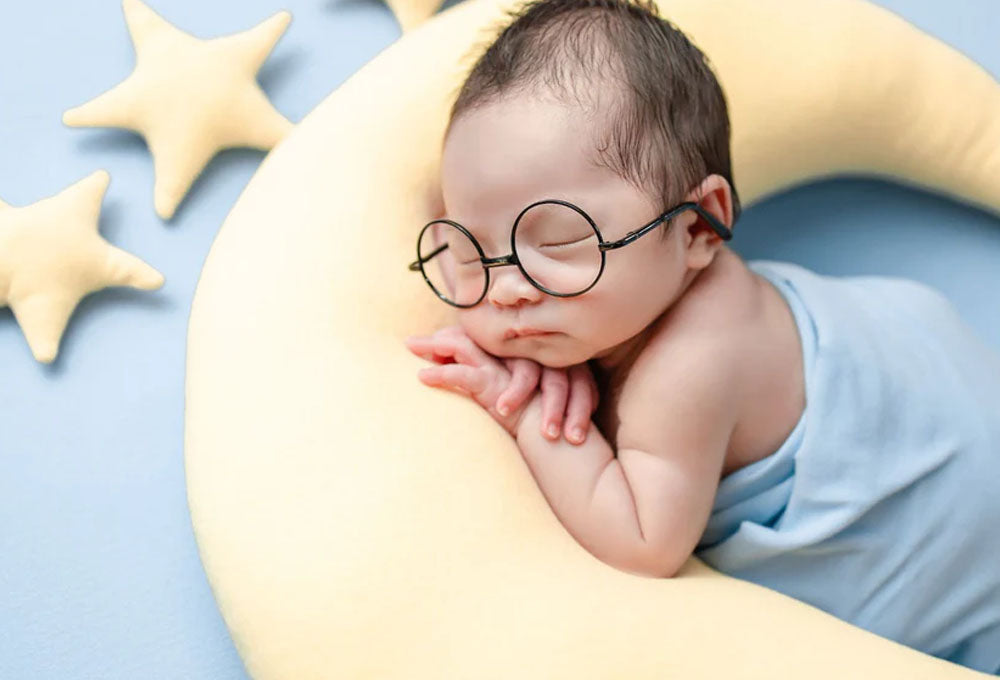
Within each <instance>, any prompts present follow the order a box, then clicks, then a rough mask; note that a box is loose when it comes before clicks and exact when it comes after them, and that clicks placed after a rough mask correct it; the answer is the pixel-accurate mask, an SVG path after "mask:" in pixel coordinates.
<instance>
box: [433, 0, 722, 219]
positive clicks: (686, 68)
mask: <svg viewBox="0 0 1000 680" xmlns="http://www.w3.org/2000/svg"><path fill="white" fill-rule="evenodd" d="M499 28H500V29H501V30H500V32H499V35H496V36H495V37H491V38H490V40H491V42H489V43H487V44H488V47H487V48H486V50H485V52H483V53H482V54H481V56H480V57H479V58H478V60H477V61H476V62H475V64H474V65H473V67H472V69H471V71H470V72H469V75H468V77H467V78H466V80H465V81H464V82H463V83H462V85H461V87H460V90H459V92H458V96H457V98H456V100H455V103H454V104H453V105H452V108H451V114H450V116H449V119H448V126H447V129H446V131H445V136H447V130H450V128H451V125H452V123H453V122H454V121H455V120H456V119H457V118H458V117H459V116H460V115H462V114H463V113H465V112H466V111H470V110H474V109H476V108H478V107H481V106H485V105H488V104H491V103H494V102H498V101H500V100H502V99H504V98H505V97H508V96H517V95H520V94H530V95H540V96H548V97H550V98H553V99H554V101H555V102H556V103H559V104H562V105H574V104H575V105H576V106H578V107H580V108H581V109H582V110H583V111H584V112H585V114H586V115H588V117H590V118H591V119H592V120H594V122H595V123H596V125H595V129H596V130H598V133H597V135H596V137H597V139H596V140H594V141H595V146H596V148H595V152H596V155H592V156H591V159H590V160H591V163H593V164H594V165H595V166H597V167H603V168H608V169H610V170H612V171H613V172H615V173H616V174H617V175H618V176H619V177H621V178H622V179H624V180H626V181H627V182H629V183H630V184H632V185H633V186H635V187H636V189H637V190H639V191H641V192H643V193H645V194H646V195H647V196H648V197H649V198H650V199H651V200H652V201H653V202H654V203H657V204H660V209H661V210H666V209H667V208H670V207H673V206H674V205H676V204H677V203H679V202H680V201H681V200H682V199H683V197H684V196H685V194H687V192H688V191H690V190H691V189H692V188H694V187H695V186H697V185H698V184H699V183H700V182H701V180H702V179H704V178H705V177H706V176H707V175H710V174H713V173H714V174H719V175H721V176H722V177H724V178H725V179H726V181H727V182H729V185H730V187H731V194H732V203H733V217H732V221H733V223H735V222H736V220H737V219H738V218H739V215H740V200H739V196H738V195H737V192H736V187H735V185H734V184H733V180H732V170H731V165H730V151H729V134H730V131H729V114H728V110H727V106H726V99H725V95H724V94H723V92H722V88H721V86H720V85H719V82H718V81H717V80H716V78H715V75H714V73H713V72H712V69H711V67H710V66H709V64H708V60H707V58H706V57H705V55H704V54H703V53H702V52H701V51H700V50H699V49H698V48H697V47H695V46H694V45H693V44H691V42H690V41H689V40H688V39H687V37H686V36H685V35H684V34H683V33H682V32H681V31H680V30H678V29H677V28H675V27H674V26H673V25H672V24H671V23H670V22H669V21H666V20H664V19H661V18H660V17H659V10H658V9H657V7H656V4H655V2H654V0H529V1H528V2H526V3H524V4H522V5H519V6H517V7H516V8H515V9H513V10H509V11H508V12H507V16H506V18H505V19H504V20H503V21H501V22H500V24H499ZM494 30H496V28H494ZM482 49H483V45H482V44H480V45H479V46H478V47H477V48H474V51H480V50H482ZM602 84H609V85H610V86H611V87H610V88H605V90H604V91H603V92H602V88H601V87H600V86H601V85H602ZM602 94H604V95H605V98H606V99H607V101H603V102H602V101H601V97H600V95H602ZM598 116H600V117H598ZM669 226H672V225H669ZM669 226H668V227H667V228H663V229H659V230H658V231H659V232H660V234H661V236H663V237H666V235H667V234H668V233H669ZM728 226H730V227H732V224H730V225H728Z"/></svg>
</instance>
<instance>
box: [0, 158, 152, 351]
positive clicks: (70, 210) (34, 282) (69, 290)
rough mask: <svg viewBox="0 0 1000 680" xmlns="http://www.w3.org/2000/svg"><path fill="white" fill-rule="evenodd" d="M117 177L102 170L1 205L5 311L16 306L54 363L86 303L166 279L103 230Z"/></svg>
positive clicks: (30, 337) (30, 335)
mask: <svg viewBox="0 0 1000 680" xmlns="http://www.w3.org/2000/svg"><path fill="white" fill-rule="evenodd" d="M110 182H111V176H110V175H108V173H107V172H106V171H104V170H97V171H95V172H92V173H91V174H89V175H87V176H86V177H84V178H83V179H81V180H80V181H78V182H74V183H73V184H72V185H70V186H68V187H66V188H64V189H63V190H62V191H60V192H58V193H56V194H55V195H53V196H47V197H46V198H43V199H40V200H38V201H35V202H34V203H32V204H30V205H25V206H18V207H14V206H10V205H7V204H6V203H4V202H3V201H0V307H4V306H8V305H9V306H10V308H11V310H12V311H13V312H14V317H15V318H16V319H17V323H18V324H20V326H21V331H22V332H23V333H24V338H25V340H27V342H28V346H29V347H30V348H31V354H32V355H33V356H34V357H35V359H37V360H38V361H41V362H42V363H46V364H47V363H51V362H52V361H53V360H54V359H55V358H56V355H57V354H58V353H59V342H60V341H61V340H62V336H63V332H64V331H65V330H66V324H67V323H68V322H69V318H70V316H71V315H72V314H73V311H74V310H75V309H76V306H77V305H78V304H79V303H80V299H81V298H83V297H84V296H85V295H88V294H90V293H92V292H94V291H95V290H101V289H102V288H107V287H108V286H131V287H133V288H140V289H144V290H155V289H156V288H159V287H160V286H162V285H163V274H161V273H160V272H158V271H156V270H155V269H153V268H152V267H151V266H149V265H148V264H146V263H145V262H143V261H142V260H140V259H139V258H138V257H136V256H135V255H132V254H131V253H127V252H125V251H124V250H122V249H121V248H116V247H115V246H113V245H111V244H110V243H108V242H107V241H106V240H104V238H103V237H102V236H101V235H100V234H99V233H98V218H99V217H100V214H101V204H102V202H103V200H104V194H105V192H106V191H107V190H108V184H110Z"/></svg>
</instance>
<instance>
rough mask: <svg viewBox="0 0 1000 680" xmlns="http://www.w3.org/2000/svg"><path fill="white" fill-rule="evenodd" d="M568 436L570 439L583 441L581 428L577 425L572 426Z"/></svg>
mask: <svg viewBox="0 0 1000 680" xmlns="http://www.w3.org/2000/svg"><path fill="white" fill-rule="evenodd" d="M569 436H570V439H572V440H573V441H575V442H582V441H583V430H581V429H580V428H578V427H576V428H573V431H572V432H570V435H569Z"/></svg>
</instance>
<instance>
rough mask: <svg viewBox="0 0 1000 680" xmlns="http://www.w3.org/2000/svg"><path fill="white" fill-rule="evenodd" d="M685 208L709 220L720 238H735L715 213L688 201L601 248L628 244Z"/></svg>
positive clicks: (602, 245) (608, 248)
mask: <svg viewBox="0 0 1000 680" xmlns="http://www.w3.org/2000/svg"><path fill="white" fill-rule="evenodd" d="M685 210H694V211H695V212H697V213H698V214H699V215H701V216H702V217H703V218H705V221H706V222H708V224H709V226H711V227H712V229H713V230H715V233H716V234H718V235H719V238H721V239H722V240H723V241H729V240H731V239H732V238H733V232H732V230H731V229H729V227H727V226H726V225H724V224H722V223H721V222H719V220H717V219H716V218H715V216H714V215H712V214H711V213H710V212H708V211H707V210H705V209H704V208H702V207H701V206H700V205H698V204H697V203H693V202H688V203H681V204H680V205H679V206H677V207H676V208H674V209H673V210H671V211H670V212H668V213H667V214H665V215H661V216H660V217H657V218H656V219H655V220H653V221H652V222H650V223H649V224H647V225H646V226H644V227H641V228H639V229H636V230H635V231H630V232H629V233H627V234H625V236H623V237H622V238H620V239H619V240H617V241H612V242H610V243H602V244H601V250H615V249H616V248H621V247H623V246H627V245H628V244H629V243H632V241H635V240H636V239H638V238H639V237H640V236H644V235H645V234H647V233H649V232H650V231H652V230H653V228H654V227H656V226H657V225H659V224H660V223H661V222H665V221H667V220H669V219H670V218H671V217H674V216H675V215H678V214H680V213H682V212H684V211H685Z"/></svg>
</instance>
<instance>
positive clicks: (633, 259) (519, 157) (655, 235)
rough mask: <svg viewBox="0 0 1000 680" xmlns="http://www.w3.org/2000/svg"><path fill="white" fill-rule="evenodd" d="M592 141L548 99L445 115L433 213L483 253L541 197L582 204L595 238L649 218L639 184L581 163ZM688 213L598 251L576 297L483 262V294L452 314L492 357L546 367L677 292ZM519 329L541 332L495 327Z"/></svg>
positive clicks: (575, 356) (593, 349) (591, 349)
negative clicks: (438, 199)
mask: <svg viewBox="0 0 1000 680" xmlns="http://www.w3.org/2000/svg"><path fill="white" fill-rule="evenodd" d="M592 148H593V142H592V141H591V131H590V129H589V123H588V122H587V121H586V120H584V119H583V116H581V115H580V114H579V112H578V111H577V110H576V109H571V108H566V107H563V106H561V105H559V104H555V103H550V102H547V101H542V100H539V99H536V98H526V97H519V98H515V99H511V100H507V101H503V102H500V103H497V104H492V105H489V106H487V107H483V108H480V109H478V110H474V111H470V112H467V113H466V114H464V115H463V116H461V117H460V118H458V119H457V120H456V121H455V122H454V123H453V125H452V128H451V130H450V132H449V135H448V138H447V140H446V142H445V146H444V151H443V157H442V166H441V173H442V174H441V183H442V184H441V186H442V193H443V199H444V207H445V215H444V216H445V217H447V218H448V219H451V220H454V221H456V222H458V223H459V224H461V225H462V226H463V227H465V228H466V229H468V230H469V231H470V232H471V233H472V234H473V236H475V238H476V239H477V240H478V242H479V244H480V246H481V247H482V249H483V252H484V253H485V256H486V257H499V256H501V255H507V254H509V253H510V230H511V227H512V226H513V224H514V220H515V218H516V217H517V215H518V214H519V213H520V212H521V211H522V210H523V209H524V208H525V207H527V206H528V205H529V204H531V203H533V202H535V201H539V200H543V199H550V198H556V199H562V200H565V201H569V202H570V203H573V204H574V205H577V206H579V207H580V208H582V209H583V210H584V211H585V212H586V213H587V214H588V215H589V216H590V217H591V219H592V220H594V222H595V223H596V224H597V228H598V229H599V230H600V232H601V236H602V237H603V239H604V240H605V241H614V240H618V239H620V238H622V237H623V236H624V235H625V234H626V233H628V232H629V231H634V230H636V229H638V228H639V227H641V226H643V225H645V224H647V223H648V222H650V221H652V220H653V219H654V218H656V217H657V216H659V214H660V210H659V206H656V205H654V204H653V203H652V202H651V201H650V200H649V198H648V197H647V196H646V195H645V194H643V193H642V192H640V191H639V190H638V189H636V188H635V187H633V186H632V185H630V184H629V183H627V182H626V181H625V180H623V179H621V178H620V177H618V176H617V175H616V174H614V173H613V172H612V171H610V170H607V169H604V168H596V167H594V166H592V165H590V163H589V162H588V160H587V154H588V153H589V152H590V150H591V149H592ZM695 220H696V215H695V213H694V212H693V211H685V212H683V213H681V214H680V215H679V216H677V217H675V218H674V228H673V232H672V233H671V234H670V235H669V237H668V238H667V239H666V240H664V239H663V238H662V235H661V234H660V233H659V232H658V231H655V230H654V231H653V232H651V233H648V234H646V235H644V236H643V237H642V238H640V239H638V240H637V241H635V242H633V243H631V244H630V245H628V246H625V247H624V248H621V249H616V250H609V251H607V252H606V253H605V258H606V259H605V267H604V272H603V274H602V275H601V277H600V279H599V280H598V281H597V283H596V285H594V286H593V287H592V288H591V289H590V290H588V291H587V292H585V293H583V294H581V295H578V296H576V297H556V296H552V295H548V294H547V293H544V292H542V291H540V290H538V289H537V288H535V287H534V286H532V285H531V283H530V282H529V281H528V280H527V279H526V278H525V277H524V275H523V274H522V273H521V271H520V269H518V267H516V266H504V267H495V268H492V269H490V286H489V289H488V291H487V293H486V296H485V297H484V298H483V300H482V301H481V302H480V303H479V304H478V305H477V306H475V307H472V308H468V309H458V320H459V323H460V324H461V326H462V327H463V328H464V329H465V332H466V333H467V334H468V335H469V336H470V337H471V338H472V339H473V340H475V341H476V343H477V344H478V345H480V346H481V347H482V348H483V349H485V350H486V351H487V352H490V353H491V354H493V355H495V356H500V357H527V358H530V359H534V360H535V361H537V362H539V363H541V364H543V365H546V366H551V367H564V366H570V365H573V364H578V363H581V362H584V361H587V360H588V359H591V358H595V357H596V358H599V357H602V356H605V355H607V354H608V353H610V352H611V351H612V350H615V349H616V348H619V347H620V346H621V345H623V344H624V343H627V342H628V341H629V340H631V339H633V338H634V337H635V336H636V335H637V334H639V333H640V332H641V331H642V330H643V329H645V328H646V327H647V326H648V325H649V324H650V323H652V322H653V321H655V320H656V318H657V317H658V316H659V315H660V314H661V313H662V312H663V311H664V310H665V309H667V308H668V307H669V306H670V304H672V303H673V301H674V300H675V299H676V298H677V297H679V294H680V292H681V291H682V288H683V282H684V277H685V274H686V273H687V271H688V267H687V264H686V247H685V244H686V242H687V241H688V240H689V237H687V236H686V234H687V231H688V230H687V226H688V225H689V224H691V223H692V222H694V221H695ZM663 228H664V226H663V225H661V226H659V227H657V230H659V229H663ZM519 238H520V237H519ZM522 327H529V328H534V329H539V330H543V331H550V332H552V334H550V335H538V336H524V337H514V338H510V337H507V336H508V335H509V332H510V331H511V330H512V329H515V328H522Z"/></svg>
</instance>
